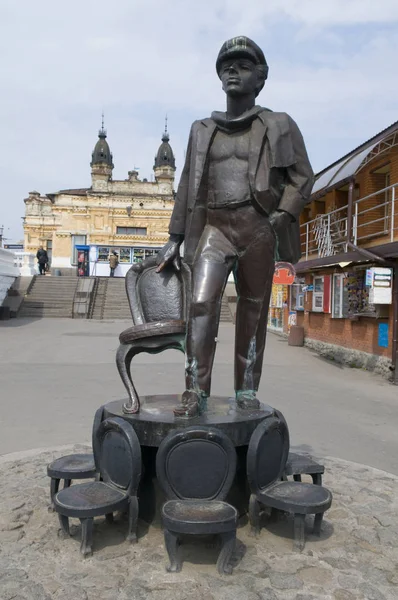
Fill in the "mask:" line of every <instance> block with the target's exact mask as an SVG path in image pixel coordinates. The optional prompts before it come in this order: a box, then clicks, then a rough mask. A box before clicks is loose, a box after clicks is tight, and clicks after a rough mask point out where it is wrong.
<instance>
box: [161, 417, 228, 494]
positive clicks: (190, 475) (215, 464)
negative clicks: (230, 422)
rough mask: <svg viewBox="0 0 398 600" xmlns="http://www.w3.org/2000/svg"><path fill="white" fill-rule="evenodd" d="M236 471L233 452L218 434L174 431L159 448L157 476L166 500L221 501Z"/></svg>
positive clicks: (200, 430)
mask: <svg viewBox="0 0 398 600" xmlns="http://www.w3.org/2000/svg"><path fill="white" fill-rule="evenodd" d="M235 471H236V451H235V448H234V445H233V444H232V442H231V440H230V439H229V438H228V437H227V436H226V435H225V434H224V433H223V432H222V431H220V430H218V429H215V428H210V427H200V426H193V427H187V428H186V429H181V430H174V431H172V432H170V433H169V435H168V436H167V437H165V439H164V440H163V441H162V443H161V444H160V446H159V450H158V453H157V456H156V473H157V478H158V481H159V483H160V485H161V486H162V488H163V491H164V492H165V494H166V496H167V497H168V498H179V499H183V500H187V499H198V500H215V499H219V500H223V499H224V498H225V497H226V495H227V494H228V492H229V490H230V488H231V485H232V481H233V479H234V476H235Z"/></svg>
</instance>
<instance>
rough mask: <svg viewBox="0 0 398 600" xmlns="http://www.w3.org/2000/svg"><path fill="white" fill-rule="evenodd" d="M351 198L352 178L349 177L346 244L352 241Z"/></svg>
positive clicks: (352, 195) (352, 191) (352, 194)
mask: <svg viewBox="0 0 398 600" xmlns="http://www.w3.org/2000/svg"><path fill="white" fill-rule="evenodd" d="M353 200H354V178H352V179H351V181H350V183H349V186H348V206H347V244H350V243H351V242H352V224H353V211H352V208H353Z"/></svg>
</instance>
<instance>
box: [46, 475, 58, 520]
mask: <svg viewBox="0 0 398 600" xmlns="http://www.w3.org/2000/svg"><path fill="white" fill-rule="evenodd" d="M58 490H59V479H56V478H55V477H51V483H50V498H51V504H50V506H49V507H48V510H49V511H51V512H54V510H55V507H54V496H55V494H56V493H57V492H58Z"/></svg>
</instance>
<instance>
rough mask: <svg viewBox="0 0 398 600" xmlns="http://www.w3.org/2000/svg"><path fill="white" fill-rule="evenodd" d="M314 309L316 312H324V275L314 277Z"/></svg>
mask: <svg viewBox="0 0 398 600" xmlns="http://www.w3.org/2000/svg"><path fill="white" fill-rule="evenodd" d="M312 310H313V311H315V312H323V277H314V290H313V293H312Z"/></svg>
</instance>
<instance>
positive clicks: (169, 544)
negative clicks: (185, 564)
mask: <svg viewBox="0 0 398 600" xmlns="http://www.w3.org/2000/svg"><path fill="white" fill-rule="evenodd" d="M164 543H165V546H166V550H167V554H168V555H169V560H170V565H169V566H168V567H166V571H168V572H169V573H179V572H180V571H181V566H182V565H181V559H180V557H179V552H178V546H179V541H178V535H177V534H176V533H174V532H173V531H169V530H168V529H165V530H164Z"/></svg>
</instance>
